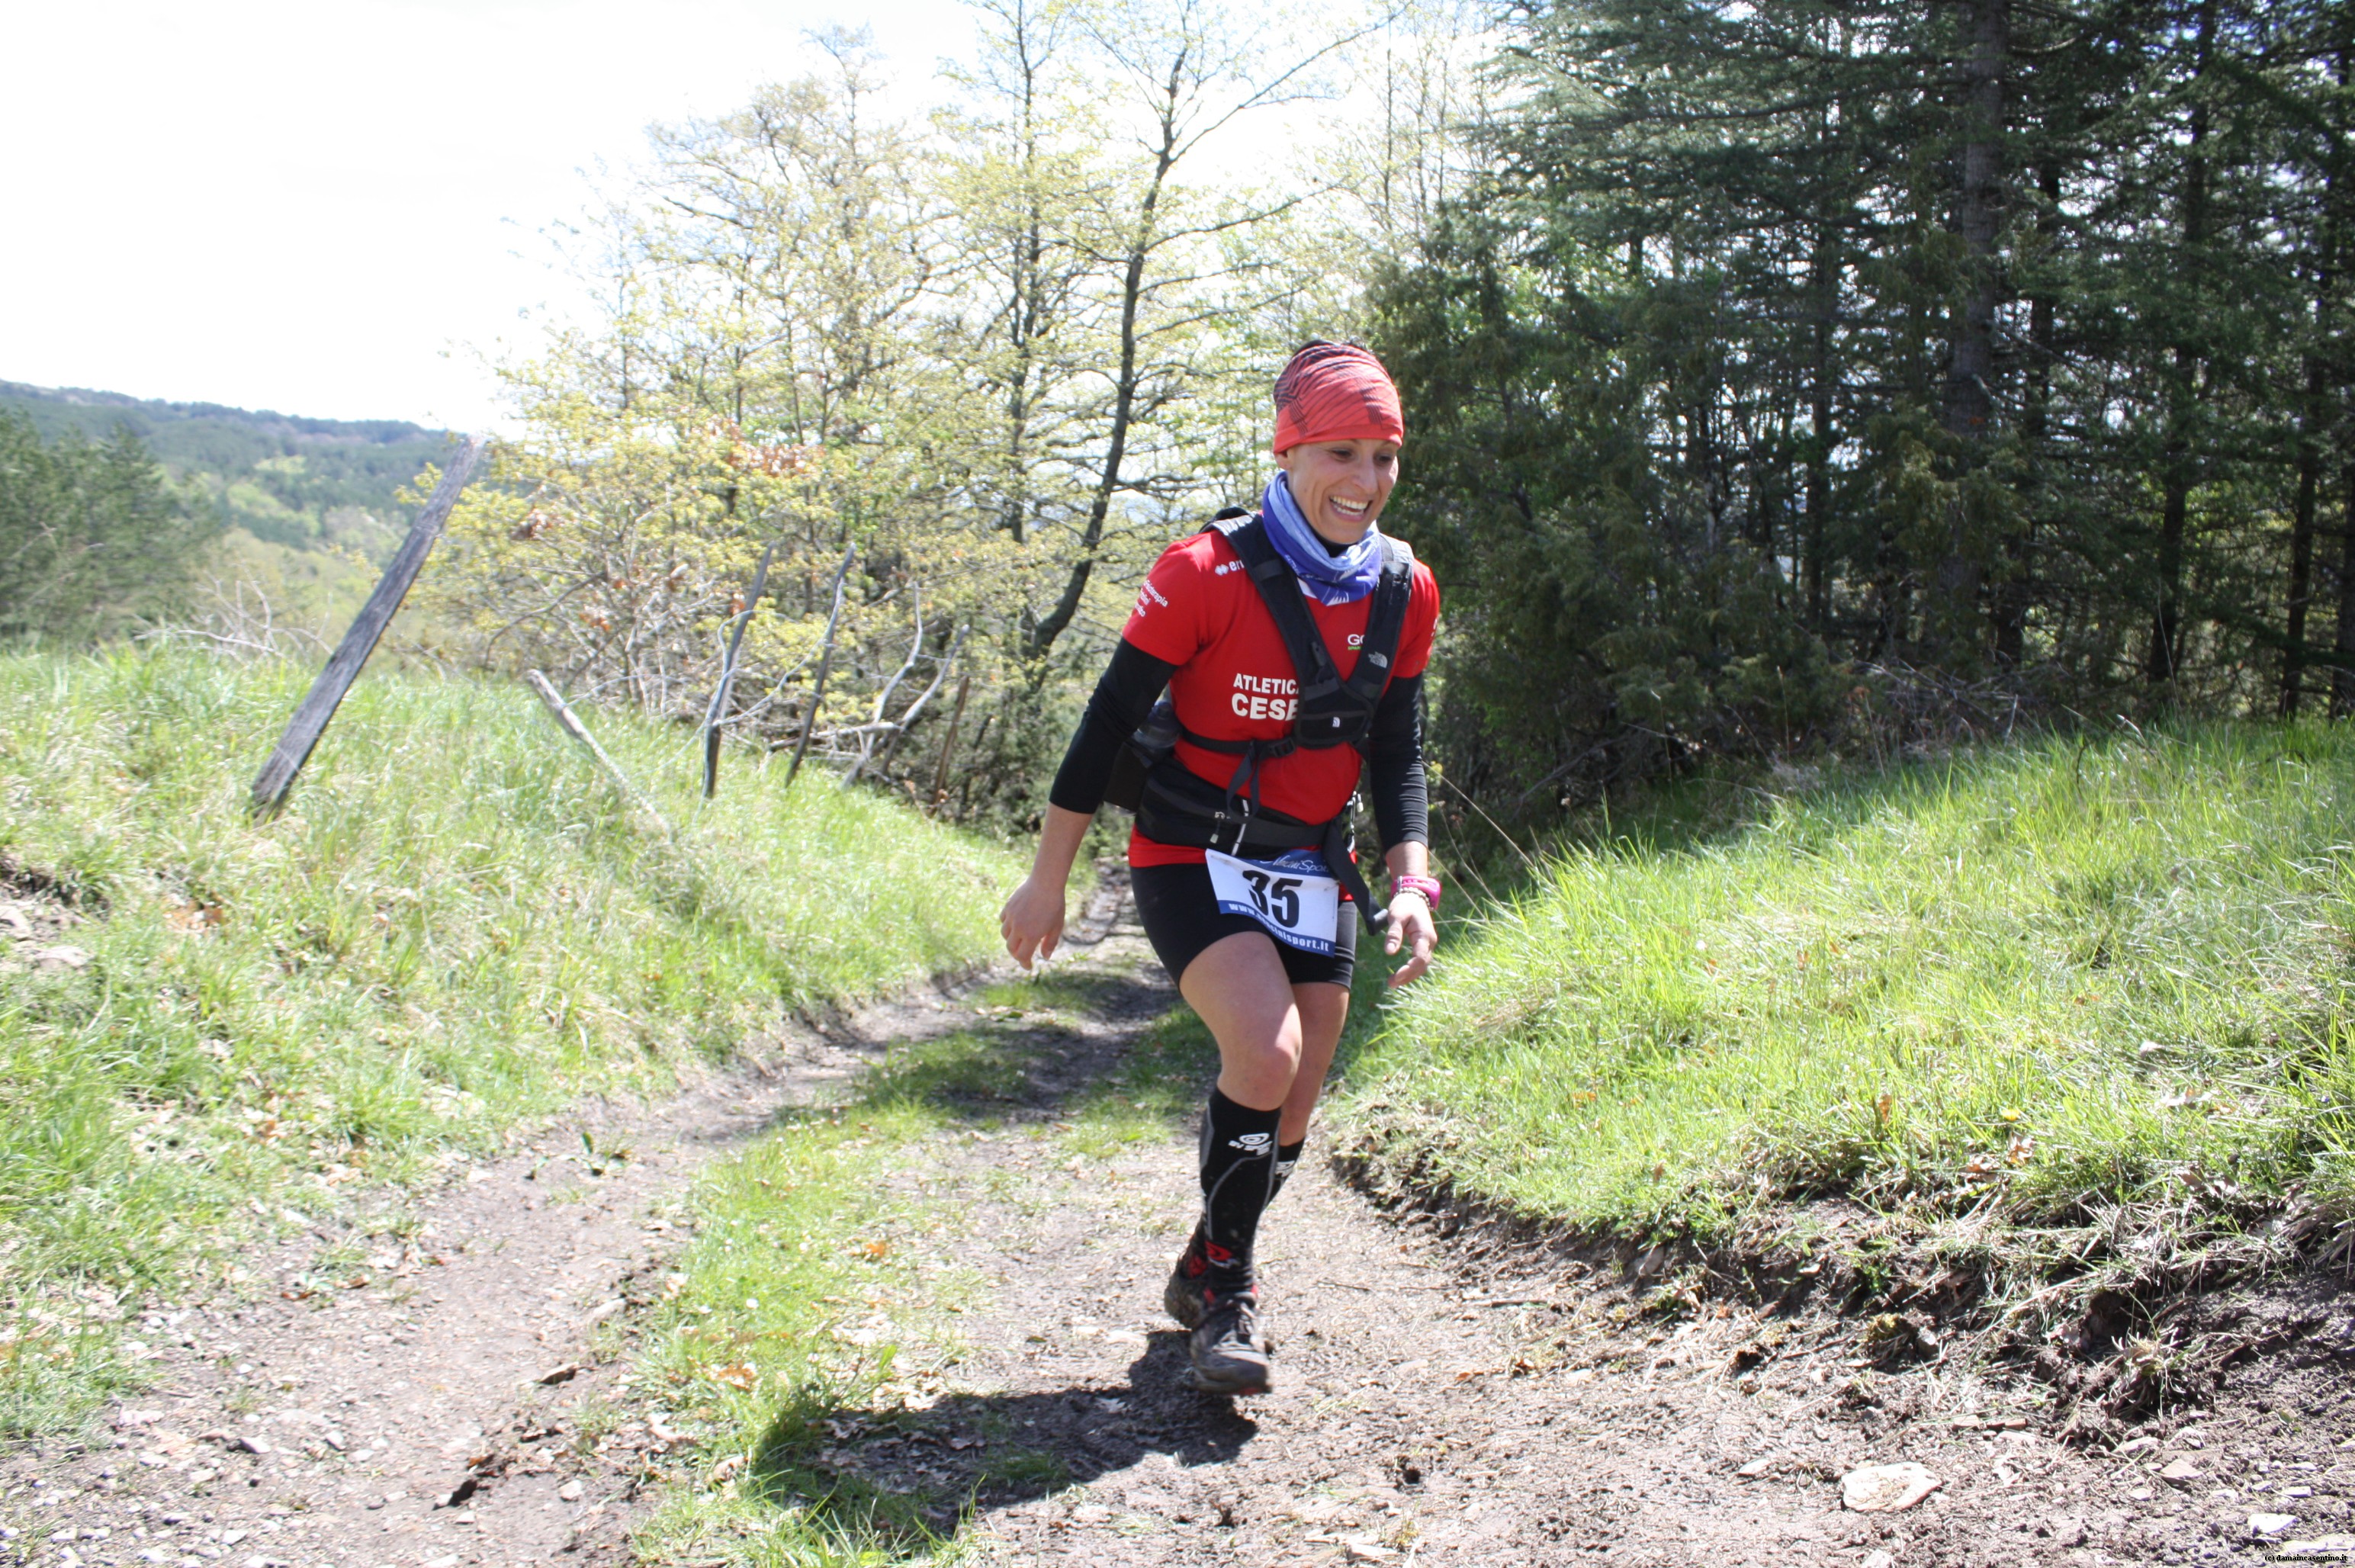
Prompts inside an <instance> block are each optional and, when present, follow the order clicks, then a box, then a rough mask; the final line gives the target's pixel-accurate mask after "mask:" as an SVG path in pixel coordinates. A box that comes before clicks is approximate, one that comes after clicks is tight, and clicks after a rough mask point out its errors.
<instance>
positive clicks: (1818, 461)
mask: <svg viewBox="0 0 2355 1568" xmlns="http://www.w3.org/2000/svg"><path fill="white" fill-rule="evenodd" d="M1814 251H1815V256H1814V258H1813V261H1812V263H1811V266H1810V268H1809V272H1810V274H1811V275H1810V278H1809V283H1810V284H1811V287H1812V290H1813V293H1814V294H1815V322H1814V338H1815V341H1814V343H1813V344H1812V345H1811V346H1810V347H1811V348H1812V350H1813V353H1812V355H1811V357H1812V358H1813V360H1814V363H1813V364H1812V365H1811V366H1810V367H1809V368H1808V386H1807V414H1808V421H1809V424H1810V430H1809V432H1808V435H1809V438H1808V442H1807V495H1806V519H1805V520H1804V522H1803V524H1802V527H1803V528H1805V529H1806V533H1805V535H1804V537H1803V538H1802V539H1801V540H1800V545H1799V559H1800V562H1801V565H1800V573H1801V576H1802V578H1803V579H1804V581H1805V583H1806V598H1807V624H1809V625H1810V626H1813V627H1814V628H1815V629H1816V630H1817V632H1818V633H1821V632H1822V631H1824V629H1825V628H1826V626H1827V625H1828V623H1829V622H1830V620H1831V594H1830V592H1829V590H1828V588H1827V587H1826V586H1825V582H1826V574H1825V571H1824V565H1825V563H1824V552H1825V551H1826V550H1827V549H1829V548H1830V546H1831V541H1830V539H1829V533H1830V530H1829V528H1828V523H1829V522H1830V519H1831V509H1832V449H1833V448H1834V447H1835V446H1837V445H1838V438H1837V437H1836V436H1835V435H1834V434H1833V433H1832V392H1833V387H1832V383H1833V379H1834V378H1836V377H1837V376H1838V374H1839V371H1838V368H1837V367H1835V366H1834V364H1833V363H1832V346H1833V339H1834V336H1835V333H1834V328H1835V326H1836V325H1837V319H1838V312H1839V284H1840V264H1839V258H1838V252H1837V251H1836V249H1835V243H1834V240H1833V238H1832V226H1831V224H1830V222H1829V221H1828V219H1820V218H1819V219H1818V220H1817V224H1816V233H1815V245H1814Z"/></svg>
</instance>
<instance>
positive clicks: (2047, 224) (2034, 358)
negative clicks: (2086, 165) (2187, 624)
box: [1994, 158, 2061, 669]
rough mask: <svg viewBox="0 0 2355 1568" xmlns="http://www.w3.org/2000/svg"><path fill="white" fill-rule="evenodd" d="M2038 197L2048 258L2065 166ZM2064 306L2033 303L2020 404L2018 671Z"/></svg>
mask: <svg viewBox="0 0 2355 1568" xmlns="http://www.w3.org/2000/svg"><path fill="white" fill-rule="evenodd" d="M2036 189H2037V194H2039V195H2040V196H2041V197H2043V198H2044V200H2043V205H2042V208H2041V210H2040V211H2039V212H2038V214H2037V219H2036V227H2037V231H2038V232H2039V233H2040V234H2041V235H2043V236H2044V237H2045V239H2046V241H2047V243H2046V253H2047V254H2048V255H2049V254H2050V253H2051V250H2052V248H2053V247H2054V246H2055V245H2057V244H2058V242H2059V239H2060V233H2061V165H2060V163H2059V161H2058V160H2057V159H2056V158H2047V159H2046V160H2045V163H2044V165H2043V166H2042V167H2041V169H2039V170H2038V171H2037V178H2036ZM2059 312H2060V302H2059V301H2058V300H2056V299H2055V298H2054V297H2053V295H2052V292H2051V290H2050V289H2048V288H2039V289H2038V290H2037V292H2036V293H2033V294H2031V295H2030V296H2029V301H2028V365H2027V378H2026V379H2027V382H2028V388H2027V396H2026V398H2024V399H2023V400H2022V401H2021V404H2020V410H2019V435H2020V442H2021V444H2022V445H2023V446H2024V447H2025V448H2026V459H2027V470H2028V474H2027V483H2026V485H2024V489H2025V491H2026V494H2024V495H2023V496H2021V497H2020V517H2019V526H2018V527H2017V528H2013V529H2012V530H2011V532H2010V533H2009V534H2008V535H2006V536H2005V539H2004V542H2003V552H2004V577H2003V581H2001V582H1999V583H1998V584H1997V585H1996V591H1995V603H1994V611H1995V662H1996V664H1997V665H1998V667H2001V668H2004V669H2018V668H2019V667H2020V664H2021V662H2022V661H2023V660H2024V659H2025V658H2026V657H2027V653H2028V611H2029V606H2030V604H2032V603H2035V598H2036V595H2035V585H2034V582H2033V581H2032V577H2033V574H2034V571H2035V552H2036V521H2037V517H2038V514H2039V513H2040V511H2041V509H2042V507H2043V504H2044V498H2045V496H2046V495H2047V493H2048V487H2047V481H2046V477H2045V473H2044V462H2045V459H2046V457H2047V456H2048V455H2049V451H2048V448H2047V446H2046V443H2047V442H2048V441H2049V440H2050V439H2051V430H2052V365H2053V361H2054V360H2055V359H2056V358H2058V357H2059V356H2060V352H2061V350H2060V346H2059V345H2058V344H2057V343H2056V342H2055V341H2054V334H2055V332H2056V331H2057V329H2058V322H2057V319H2056V318H2057V317H2058V315H2059Z"/></svg>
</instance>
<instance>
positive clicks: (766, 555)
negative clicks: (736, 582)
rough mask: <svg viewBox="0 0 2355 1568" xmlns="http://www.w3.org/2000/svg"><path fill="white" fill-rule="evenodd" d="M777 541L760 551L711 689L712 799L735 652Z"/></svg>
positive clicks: (707, 785)
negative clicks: (759, 560) (726, 651)
mask: <svg viewBox="0 0 2355 1568" xmlns="http://www.w3.org/2000/svg"><path fill="white" fill-rule="evenodd" d="M776 554H777V541H776V540H774V539H771V540H770V541H769V548H768V549H764V550H762V552H761V564H760V566H759V567H758V568H757V569H756V570H755V571H753V573H752V591H751V592H750V593H747V594H746V595H744V609H743V613H741V614H739V615H738V616H737V617H736V629H735V630H734V631H732V632H730V633H729V634H728V656H726V657H725V658H723V659H721V660H720V661H719V685H718V686H717V687H715V688H713V689H712V693H711V706H710V707H709V708H707V709H704V712H703V798H704V799H706V800H709V799H710V798H711V797H712V795H715V794H717V793H718V792H719V739H720V737H719V724H720V720H724V719H726V718H727V717H728V693H729V691H730V689H731V688H733V687H734V686H735V684H736V652H737V650H738V649H739V648H741V647H742V646H743V645H744V628H745V627H747V626H749V625H751V624H752V615H753V613H754V612H755V611H757V610H759V609H760V607H761V595H762V593H763V592H767V590H768V586H769V562H770V561H771V560H774V559H775V558H776Z"/></svg>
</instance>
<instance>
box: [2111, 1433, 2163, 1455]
mask: <svg viewBox="0 0 2355 1568" xmlns="http://www.w3.org/2000/svg"><path fill="white" fill-rule="evenodd" d="M2156 1447H2158V1438H2156V1437H2129V1438H2127V1439H2126V1441H2125V1442H2123V1443H2121V1444H2119V1445H2117V1446H2116V1447H2115V1448H2113V1449H2111V1450H2110V1452H2111V1453H2113V1454H2115V1455H2116V1456H2118V1457H2119V1458H2121V1459H2128V1458H2132V1457H2133V1456H2135V1455H2137V1454H2147V1453H2149V1452H2150V1451H2151V1450H2152V1449H2154V1448H2156Z"/></svg>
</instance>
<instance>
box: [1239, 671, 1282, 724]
mask: <svg viewBox="0 0 2355 1568" xmlns="http://www.w3.org/2000/svg"><path fill="white" fill-rule="evenodd" d="M1227 707H1228V709H1229V710H1230V711H1231V712H1232V713H1233V714H1234V716H1235V717H1236V718H1238V719H1273V720H1278V721H1279V722H1282V723H1286V724H1288V723H1290V722H1291V721H1292V717H1293V715H1294V714H1295V713H1297V712H1299V711H1300V682H1298V681H1297V680H1295V679H1293V678H1291V677H1288V676H1273V675H1239V676H1237V677H1235V688H1234V690H1233V691H1232V692H1231V693H1229V694H1228V697H1227Z"/></svg>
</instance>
